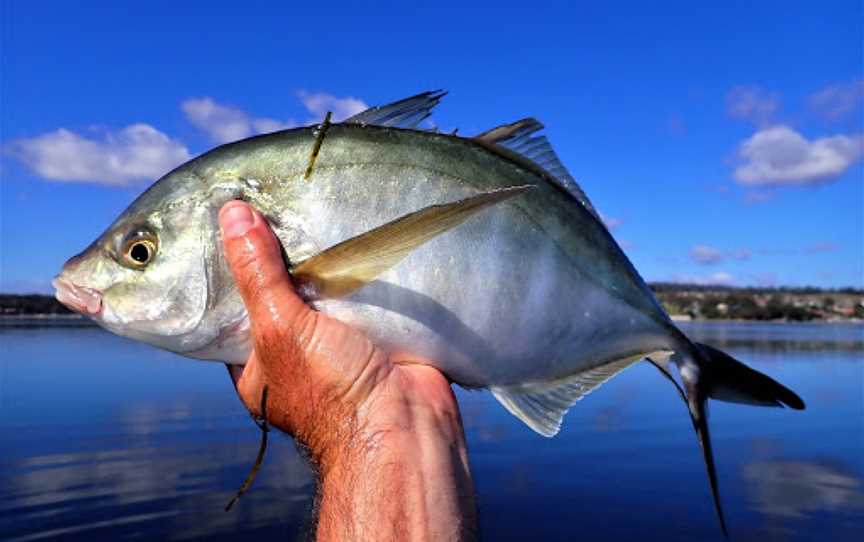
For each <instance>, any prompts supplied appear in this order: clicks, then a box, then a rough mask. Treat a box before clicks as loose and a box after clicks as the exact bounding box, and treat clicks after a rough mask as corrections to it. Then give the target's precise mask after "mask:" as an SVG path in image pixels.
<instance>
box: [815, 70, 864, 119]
mask: <svg viewBox="0 0 864 542" xmlns="http://www.w3.org/2000/svg"><path fill="white" fill-rule="evenodd" d="M807 102H808V105H809V106H810V109H811V110H812V111H813V112H814V113H816V114H817V115H818V116H820V117H822V118H824V119H826V120H829V121H836V120H842V119H844V118H846V117H849V116H851V115H852V114H854V113H855V112H856V111H858V110H859V109H861V107H862V104H864V79H859V80H858V81H852V82H851V83H841V84H838V85H831V86H828V87H825V88H823V89H822V90H820V91H818V92H814V93H813V94H811V95H810V97H809V98H808V99H807Z"/></svg>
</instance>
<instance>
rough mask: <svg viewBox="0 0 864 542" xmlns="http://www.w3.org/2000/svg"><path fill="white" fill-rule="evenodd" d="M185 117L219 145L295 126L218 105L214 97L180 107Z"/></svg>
mask: <svg viewBox="0 0 864 542" xmlns="http://www.w3.org/2000/svg"><path fill="white" fill-rule="evenodd" d="M180 109H182V110H183V113H184V114H185V115H186V118H187V119H188V120H189V122H191V123H192V124H193V125H194V126H195V127H196V128H199V129H200V130H202V131H203V132H204V133H205V134H207V136H208V137H209V138H210V139H211V140H213V141H215V142H216V143H228V142H231V141H237V140H238V139H243V138H244V137H249V136H251V135H253V134H263V133H267V132H275V131H277V130H284V129H286V128H290V127H292V126H295V125H296V123H295V122H293V121H287V122H283V121H280V120H276V119H270V118H253V117H251V116H249V114H247V113H246V112H245V111H243V110H241V109H238V108H236V107H231V106H228V105H223V104H220V103H217V102H216V101H215V100H213V98H208V97H204V98H189V99H187V100H184V101H183V103H181V104H180Z"/></svg>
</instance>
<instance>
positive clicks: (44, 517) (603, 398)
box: [0, 323, 864, 542]
mask: <svg viewBox="0 0 864 542" xmlns="http://www.w3.org/2000/svg"><path fill="white" fill-rule="evenodd" d="M685 331H686V332H687V333H688V334H689V335H691V336H692V337H694V338H696V339H698V340H701V341H704V342H707V343H709V344H713V345H715V346H719V347H721V348H723V349H725V350H727V351H728V352H729V353H731V354H732V355H733V356H735V357H738V358H739V359H742V360H746V361H747V362H748V363H749V364H750V365H752V366H753V367H755V368H756V369H758V370H761V371H764V372H767V373H768V374H770V375H772V376H774V377H776V378H777V379H778V380H780V381H781V382H783V383H784V384H786V385H788V386H789V387H791V388H792V389H794V390H795V391H797V392H798V393H799V394H800V395H801V396H802V397H803V398H804V400H805V401H806V402H807V410H806V411H804V412H796V411H791V410H786V409H772V408H754V407H744V406H740V405H730V404H724V403H716V402H713V403H712V404H711V427H712V429H713V436H714V448H715V453H716V455H717V460H718V465H717V467H718V473H719V478H720V489H721V493H722V497H723V503H724V506H725V510H726V515H727V521H728V524H729V528H730V532H731V535H732V539H733V540H759V541H760V542H765V541H770V540H782V541H792V540H852V539H860V537H861V535H862V533H864V327H862V326H852V325H819V324H805V325H793V324H783V325H778V324H767V325H766V324H729V323H721V324H717V323H712V324H690V325H688V326H686V327H685ZM458 395H459V400H460V404H461V406H462V411H463V416H464V421H465V425H466V430H467V435H468V441H469V442H468V444H469V451H470V454H471V465H472V471H473V474H474V478H475V482H476V488H477V492H478V495H479V502H480V518H481V525H480V528H481V533H482V535H483V538H484V539H487V540H505V539H508V540H523V539H534V540H632V539H634V538H636V537H639V538H640V539H644V538H653V539H666V540H694V539H695V540H722V536H721V534H720V530H719V528H718V525H717V521H716V519H715V516H714V511H713V508H712V504H711V497H710V493H709V489H708V482H707V480H706V476H705V472H704V469H703V466H702V460H701V455H700V453H699V449H698V445H697V444H696V440H695V437H694V435H693V430H692V428H691V426H690V421H689V419H688V417H687V414H686V411H685V408H684V406H683V405H682V404H681V402H680V399H679V398H678V397H677V395H676V393H675V392H674V390H673V389H672V387H671V386H670V385H669V384H668V382H666V381H665V380H664V379H663V377H662V376H660V374H659V373H658V372H657V371H656V369H654V368H653V367H651V366H650V365H648V364H639V365H637V366H635V367H633V368H631V369H629V370H627V371H625V372H624V373H623V374H622V375H621V376H619V377H617V378H616V379H615V380H613V381H612V382H609V383H607V384H606V385H605V386H604V387H603V388H602V389H600V390H598V391H597V392H595V393H594V394H592V395H591V396H590V397H588V398H587V399H586V400H584V401H582V402H581V403H579V404H577V406H576V407H574V408H573V410H571V412H570V413H569V414H568V416H567V418H566V420H565V424H564V428H563V429H562V432H561V434H560V435H559V436H558V437H556V438H554V439H544V438H542V437H540V436H537V435H535V434H534V433H532V432H531V431H530V430H528V429H527V428H525V427H524V426H523V425H522V424H521V422H519V421H517V420H516V419H514V418H512V417H511V416H510V415H509V414H507V413H506V412H505V411H504V410H503V409H502V408H500V407H499V406H498V405H497V404H496V403H495V401H494V399H492V397H491V396H490V395H489V394H488V393H485V392H483V393H480V392H459V393H458ZM257 446H258V432H257V428H256V427H255V426H254V424H253V423H252V422H251V420H250V419H249V417H248V415H247V414H246V413H245V411H244V410H243V408H242V407H241V405H240V403H239V401H238V400H237V399H236V397H235V396H234V392H233V388H232V386H231V384H230V382H229V379H228V375H227V374H226V371H225V369H224V367H222V366H220V365H218V364H211V363H204V362H194V361H189V360H186V359H182V358H179V357H177V356H174V355H171V354H168V353H164V352H159V351H156V350H154V349H152V348H149V347H146V346H143V345H140V344H137V343H133V342H130V341H127V340H125V339H121V338H118V337H115V336H113V335H109V334H107V333H105V332H103V331H101V330H98V329H95V328H86V329H62V328H60V329H57V328H33V329H3V330H0V540H7V541H19V542H21V541H29V540H52V539H63V540H88V541H93V540H118V539H126V538H137V539H144V540H161V539H165V540H168V539H170V540H191V539H210V540H220V539H225V540H228V539H230V540H243V539H255V540H296V539H302V538H303V537H304V535H305V533H306V530H307V528H308V522H309V518H310V511H311V505H312V493H313V487H314V486H313V479H312V476H311V474H310V472H309V470H308V469H307V467H306V466H305V465H304V463H303V461H302V460H301V459H300V458H299V457H298V455H297V453H296V451H295V449H294V446H293V443H292V441H291V440H290V439H289V438H287V437H284V436H281V435H279V436H276V437H275V438H273V439H271V449H270V450H269V453H268V455H267V458H266V460H265V463H264V466H263V467H262V469H261V473H260V475H259V478H258V480H257V481H256V483H255V486H254V487H253V488H252V490H251V491H250V492H249V493H247V494H246V496H244V498H243V499H242V500H241V501H240V503H239V504H238V505H237V506H236V507H235V509H234V510H232V511H231V512H229V513H225V512H223V507H224V506H225V504H226V503H227V502H228V500H229V499H230V498H231V496H232V495H233V493H234V491H235V490H236V488H237V487H238V485H239V484H240V482H241V481H242V480H243V478H244V477H245V475H246V473H247V470H248V468H249V466H250V464H251V462H252V461H253V459H254V457H255V453H256V451H257Z"/></svg>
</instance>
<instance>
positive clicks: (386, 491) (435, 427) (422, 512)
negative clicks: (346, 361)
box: [318, 400, 476, 540]
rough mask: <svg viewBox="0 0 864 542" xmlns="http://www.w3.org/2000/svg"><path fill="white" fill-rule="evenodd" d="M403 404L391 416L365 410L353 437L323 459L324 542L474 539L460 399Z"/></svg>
mask: <svg viewBox="0 0 864 542" xmlns="http://www.w3.org/2000/svg"><path fill="white" fill-rule="evenodd" d="M402 404H403V408H401V409H399V410H398V411H395V409H394V405H389V406H390V410H389V412H388V415H387V416H370V417H365V416H363V415H362V414H363V412H362V411H363V409H361V411H360V414H361V415H360V416H359V417H358V425H357V426H356V427H355V428H354V430H353V431H351V432H350V433H349V435H350V437H348V438H347V439H346V440H344V441H342V442H341V443H339V445H336V444H333V445H332V447H328V448H325V449H324V450H323V453H322V454H321V455H320V456H319V461H320V463H319V475H320V480H319V512H320V518H319V525H318V535H319V537H320V538H321V539H329V538H332V539H384V538H386V539H391V538H392V539H424V538H427V539H433V540H439V539H440V540H445V539H446V540H453V539H465V538H470V533H473V531H474V529H475V522H476V510H475V503H474V492H473V484H472V482H471V474H470V470H469V466H468V454H467V449H466V445H465V437H464V432H463V429H462V425H461V422H460V419H459V413H458V408H457V407H456V403H455V400H454V401H452V404H446V403H445V404H437V405H436V404H428V403H427V404H422V403H416V404H410V401H409V402H408V404H405V402H402ZM370 406H374V405H370ZM373 411H378V410H377V409H374V408H373ZM346 517H354V518H370V517H374V518H376V521H375V522H374V524H368V523H348V524H346V523H345V521H344V518H346ZM334 518H341V519H340V520H339V521H336V522H333V521H331V520H333V519H334ZM346 529H350V530H346Z"/></svg>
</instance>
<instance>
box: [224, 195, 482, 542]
mask: <svg viewBox="0 0 864 542" xmlns="http://www.w3.org/2000/svg"><path fill="white" fill-rule="evenodd" d="M220 223H221V226H222V232H223V240H224V242H225V250H226V257H227V259H228V262H229V265H230V266H231V270H232V273H233V274H234V278H235V281H236V283H237V287H238V289H239V290H240V293H241V295H242V296H243V299H244V302H245V303H246V307H247V309H248V311H249V315H250V319H251V322H252V334H253V339H254V350H253V352H252V354H251V356H250V358H249V360H248V362H247V364H246V365H245V367H243V368H242V369H238V368H236V367H232V371H231V372H232V377H233V379H234V382H235V385H236V387H237V392H238V394H239V395H240V398H241V400H242V401H243V402H244V404H245V405H246V407H247V408H248V409H249V410H250V411H252V412H253V413H255V414H257V415H260V412H259V408H258V407H259V405H260V400H261V395H262V393H263V389H264V387H265V386H267V389H268V399H267V400H268V404H267V417H268V421H269V422H270V423H271V424H272V425H274V426H276V427H278V428H280V429H282V430H284V431H286V432H288V433H290V434H292V435H294V436H295V438H297V439H298V440H299V441H300V442H301V443H303V444H304V445H305V446H306V447H307V448H308V450H309V454H310V456H311V459H312V461H313V462H314V463H315V465H316V468H317V470H318V475H319V480H318V483H319V494H318V496H317V510H318V522H317V530H316V537H317V539H318V540H405V539H411V540H466V539H472V538H474V536H473V535H474V533H475V531H476V505H475V501H474V489H473V484H472V481H471V474H470V470H469V466H468V455H467V450H466V446H465V435H464V431H463V428H462V422H461V417H460V415H459V409H458V406H457V403H456V399H455V397H454V395H453V391H452V389H451V388H450V385H449V383H448V382H447V380H446V378H445V377H444V376H443V375H442V374H441V373H440V372H439V371H437V370H436V369H434V368H432V367H430V366H428V365H426V364H424V363H423V360H419V359H412V358H411V357H410V356H400V357H399V358H393V357H391V356H390V355H388V354H387V353H385V352H384V351H382V350H381V349H379V348H378V347H377V346H375V345H374V344H373V343H371V342H370V341H369V340H368V339H367V338H366V336H365V335H363V334H362V333H360V332H358V331H356V330H354V329H352V328H350V327H349V326H347V325H345V324H344V323H342V322H339V321H338V320H335V319H332V318H329V317H328V316H326V315H324V314H322V313H319V312H315V311H313V310H312V309H310V308H309V307H308V306H307V305H306V304H305V303H303V301H302V300H301V299H300V298H299V297H298V296H297V294H296V293H295V291H294V288H293V286H292V284H291V279H290V275H289V274H288V273H287V271H286V270H285V267H284V264H283V262H282V258H281V254H280V250H279V245H278V243H277V241H276V239H275V237H274V236H273V234H272V232H271V231H270V230H269V228H268V227H267V224H266V222H265V221H264V220H263V218H262V217H261V216H260V215H259V214H258V213H257V212H254V211H253V210H252V209H251V208H250V207H249V206H248V205H246V204H244V203H241V202H231V203H228V204H226V206H225V207H224V208H223V209H222V212H221V213H220Z"/></svg>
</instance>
